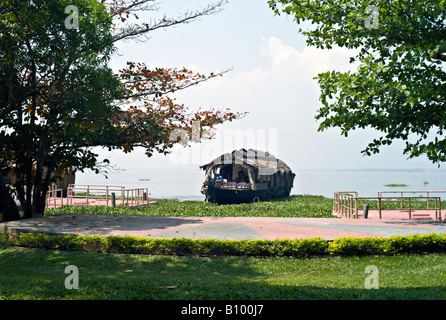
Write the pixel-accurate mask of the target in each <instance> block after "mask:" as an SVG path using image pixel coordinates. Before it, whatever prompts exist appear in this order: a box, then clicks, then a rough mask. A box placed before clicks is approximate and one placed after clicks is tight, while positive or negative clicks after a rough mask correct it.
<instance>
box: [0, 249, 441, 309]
mask: <svg viewBox="0 0 446 320" xmlns="http://www.w3.org/2000/svg"><path fill="white" fill-rule="evenodd" d="M68 265H75V266H76V267H77V268H78V270H79V288H78V289H71V290H69V289H66V288H65V285H64V283H65V279H66V277H68V276H69V274H68V273H65V272H64V271H65V267H66V266H68ZM369 265H374V266H376V267H377V270H378V272H379V274H378V283H377V284H378V285H379V288H378V289H366V288H365V280H366V278H367V277H368V276H369V274H368V273H365V270H366V267H367V266H369ZM445 275H446V255H440V254H430V255H402V256H394V257H350V258H341V257H335V258H311V259H290V258H280V259H256V258H233V257H219V258H200V257H178V256H145V255H126V254H104V253H91V252H64V251H49V250H39V249H26V248H14V247H4V246H0V298H1V299H5V300H6V299H87V300H89V299H103V300H108V299H200V300H201V299H210V300H220V299H243V300H244V299H259V300H262V299H265V300H276V299H398V300H399V299H429V300H432V299H446V276H445Z"/></svg>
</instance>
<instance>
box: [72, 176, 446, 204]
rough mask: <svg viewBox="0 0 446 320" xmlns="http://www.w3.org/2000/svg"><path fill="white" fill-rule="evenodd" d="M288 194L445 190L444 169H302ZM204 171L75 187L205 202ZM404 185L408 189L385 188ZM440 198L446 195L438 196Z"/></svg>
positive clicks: (95, 179) (97, 180) (92, 179)
mask: <svg viewBox="0 0 446 320" xmlns="http://www.w3.org/2000/svg"><path fill="white" fill-rule="evenodd" d="M295 173H296V178H295V180H294V188H293V189H292V190H291V194H313V195H323V196H326V197H330V198H332V197H333V193H334V192H335V191H358V192H359V196H363V197H374V196H377V193H378V191H386V190H398V191H399V190H404V191H439V190H446V170H440V169H439V170H421V169H415V170H302V171H297V172H295ZM203 179H204V171H203V170H200V169H198V168H187V169H178V168H174V169H155V168H150V169H148V168H139V169H126V170H125V171H121V172H116V173H111V174H109V175H108V179H106V178H105V177H104V176H103V175H101V174H99V175H97V174H94V173H88V172H86V173H78V174H77V175H76V184H101V185H104V184H107V185H120V186H125V187H126V188H136V187H145V188H148V189H149V194H150V197H151V198H158V199H159V198H176V199H178V200H204V196H203V195H202V194H201V193H200V188H201V184H202V182H203ZM386 184H406V185H408V186H407V187H386V186H385V185H386ZM439 196H442V199H445V198H446V194H444V195H440V194H439Z"/></svg>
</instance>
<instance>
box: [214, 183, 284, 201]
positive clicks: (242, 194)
mask: <svg viewBox="0 0 446 320" xmlns="http://www.w3.org/2000/svg"><path fill="white" fill-rule="evenodd" d="M211 189H212V190H207V191H206V201H208V202H212V203H218V204H234V203H249V202H258V201H268V200H271V199H273V198H282V197H288V196H289V195H290V191H291V188H287V189H285V188H284V189H276V190H274V191H270V190H251V189H236V188H234V189H229V188H218V187H217V188H211Z"/></svg>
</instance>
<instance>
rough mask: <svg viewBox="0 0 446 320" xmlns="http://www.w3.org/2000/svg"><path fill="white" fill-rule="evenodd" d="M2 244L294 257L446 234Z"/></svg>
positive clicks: (48, 239)
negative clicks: (380, 236) (292, 238)
mask: <svg viewBox="0 0 446 320" xmlns="http://www.w3.org/2000/svg"><path fill="white" fill-rule="evenodd" d="M0 244H3V245H9V246H23V247H32V248H40V249H59V250H78V251H94V252H111V253H131V254H154V255H156V254H161V255H198V256H227V255H230V256H254V257H283V256H287V257H295V258H305V257H311V256H326V255H330V256H365V255H398V254H420V253H446V234H436V233H431V234H425V235H419V234H415V235H410V236H392V237H389V238H379V237H370V238H354V237H344V238H337V239H335V240H333V241H332V242H329V241H325V240H324V239H322V238H310V239H294V240H291V239H282V240H280V239H277V240H263V239H256V240H215V239H187V238H170V239H163V238H154V239H152V238H144V237H134V236H108V237H101V236H84V235H79V236H78V235H49V234H41V233H10V232H7V231H4V232H0Z"/></svg>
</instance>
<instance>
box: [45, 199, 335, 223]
mask: <svg viewBox="0 0 446 320" xmlns="http://www.w3.org/2000/svg"><path fill="white" fill-rule="evenodd" d="M158 202H159V204H158V205H153V206H148V207H142V208H128V207H118V208H111V207H99V206H97V207H86V206H84V207H79V206H72V207H64V208H59V209H50V210H46V211H45V214H46V215H54V214H62V213H71V214H113V215H156V216H220V217H236V216H241V217H269V216H271V217H308V218H333V215H332V209H333V199H329V198H325V197H323V196H314V195H295V196H291V197H287V198H282V199H276V200H273V201H265V202H257V203H242V204H231V205H217V204H211V203H207V202H204V201H178V200H168V199H160V200H158Z"/></svg>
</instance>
